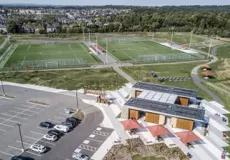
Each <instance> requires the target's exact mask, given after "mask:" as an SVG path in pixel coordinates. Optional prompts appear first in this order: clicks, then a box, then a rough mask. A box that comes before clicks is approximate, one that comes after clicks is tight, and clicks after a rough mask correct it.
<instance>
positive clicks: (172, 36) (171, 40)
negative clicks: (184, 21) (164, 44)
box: [171, 27, 174, 44]
mask: <svg viewBox="0 0 230 160" xmlns="http://www.w3.org/2000/svg"><path fill="white" fill-rule="evenodd" d="M173 34H174V27H172V33H171V44H172V42H173Z"/></svg>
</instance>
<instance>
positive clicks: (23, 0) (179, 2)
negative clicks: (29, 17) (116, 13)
mask: <svg viewBox="0 0 230 160" xmlns="http://www.w3.org/2000/svg"><path fill="white" fill-rule="evenodd" d="M0 4H1V5H17V4H24V5H26V4H28V5H61V6H106V5H114V6H152V7H154V6H194V5H199V6H206V5H208V6H212V5H215V6H216V5H217V6H223V5H230V1H229V2H227V1H225V0H219V1H218V2H217V1H216V0H209V1H207V0H203V1H200V0H193V1H192V2H191V1H189V2H187V1H184V0H174V1H171V0H161V1H152V0H142V1H139V0H125V1H123V0H116V1H110V2H108V1H105V0H97V1H93V2H92V0H78V1H77V2H75V1H74V0H66V1H64V2H63V1H61V0H40V1H39V2H37V1H36V0H20V1H18V0H11V1H10V2H9V1H8V0H1V2H0Z"/></svg>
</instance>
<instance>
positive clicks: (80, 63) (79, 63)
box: [75, 55, 81, 64]
mask: <svg viewBox="0 0 230 160" xmlns="http://www.w3.org/2000/svg"><path fill="white" fill-rule="evenodd" d="M75 56H76V59H77V61H78V62H79V64H81V62H80V60H79V59H78V58H77V55H75Z"/></svg>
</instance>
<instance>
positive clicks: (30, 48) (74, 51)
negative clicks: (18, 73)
mask: <svg viewBox="0 0 230 160" xmlns="http://www.w3.org/2000/svg"><path fill="white" fill-rule="evenodd" d="M56 59H58V60H61V59H76V60H77V61H79V63H94V62H96V61H97V59H95V58H94V57H93V56H91V55H90V54H89V51H88V48H87V47H86V46H85V45H83V44H82V43H71V44H61V43H58V44H31V45H18V47H17V48H16V50H15V51H14V53H13V54H12V56H11V57H10V59H9V60H8V61H7V63H6V66H8V67H9V66H11V65H12V64H16V63H19V64H21V65H23V64H24V62H26V61H35V60H56Z"/></svg>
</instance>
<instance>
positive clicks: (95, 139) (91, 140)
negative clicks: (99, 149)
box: [87, 138, 103, 143]
mask: <svg viewBox="0 0 230 160" xmlns="http://www.w3.org/2000/svg"><path fill="white" fill-rule="evenodd" d="M87 139H88V140H91V141H95V142H100V143H103V141H100V140H96V139H93V138H87Z"/></svg>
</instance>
